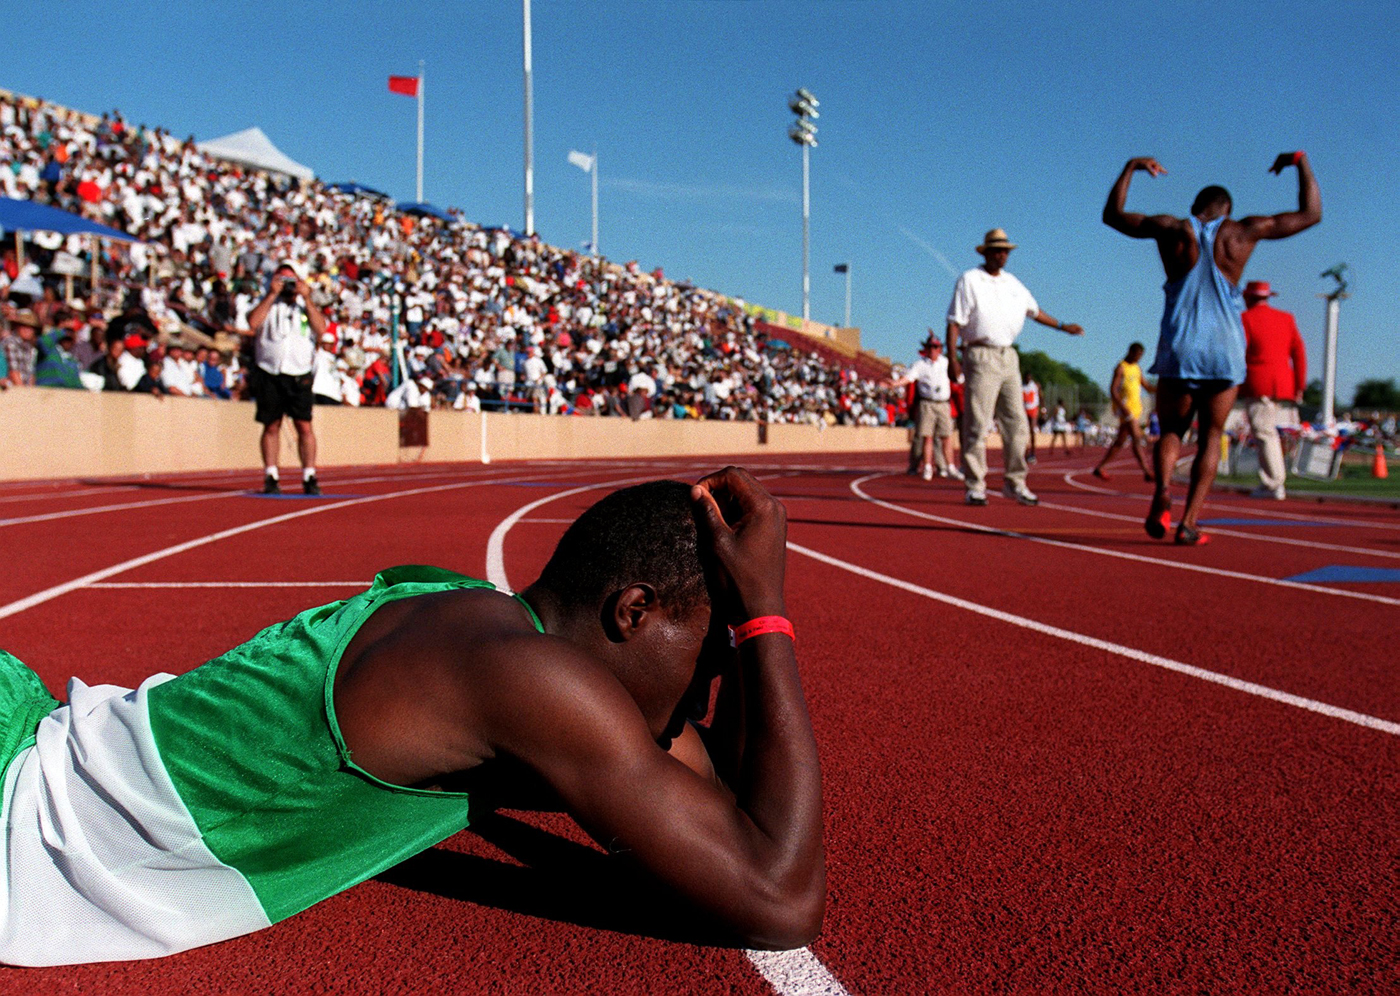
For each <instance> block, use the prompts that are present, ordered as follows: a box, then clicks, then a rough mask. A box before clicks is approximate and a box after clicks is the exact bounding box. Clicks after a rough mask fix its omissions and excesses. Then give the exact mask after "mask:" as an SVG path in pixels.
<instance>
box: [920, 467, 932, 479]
mask: <svg viewBox="0 0 1400 996" xmlns="http://www.w3.org/2000/svg"><path fill="white" fill-rule="evenodd" d="M919 476H920V477H922V478H923V479H924V480H926V481H931V480H933V465H932V464H928V463H926V464H924V469H923V470H922V471H920V472H919Z"/></svg>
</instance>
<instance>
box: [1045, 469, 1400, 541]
mask: <svg viewBox="0 0 1400 996" xmlns="http://www.w3.org/2000/svg"><path fill="white" fill-rule="evenodd" d="M1082 473H1084V471H1082V470H1072V471H1069V472H1068V473H1066V474H1065V475H1064V477H1063V480H1064V482H1065V483H1066V484H1068V485H1069V486H1070V487H1072V488H1078V489H1079V490H1081V491H1092V492H1094V493H1095V494H1100V495H1109V496H1111V497H1114V498H1136V499H1138V500H1140V501H1150V500H1151V498H1152V496H1151V495H1144V494H1139V493H1137V492H1135V491H1114V490H1111V489H1109V488H1100V487H1096V486H1094V485H1092V484H1084V483H1082V482H1081V481H1076V480H1074V478H1075V476H1076V475H1078V474H1082ZM1240 497H1241V498H1243V497H1245V496H1244V495H1240ZM1205 507H1206V508H1213V509H1216V510H1218V511H1221V512H1232V513H1238V514H1240V515H1253V516H1258V517H1261V518H1265V519H1296V520H1298V521H1299V522H1325V523H1327V524H1328V525H1332V526H1355V527H1356V528H1358V529H1389V530H1396V529H1400V522H1375V521H1372V520H1370V519H1366V520H1363V521H1356V520H1354V519H1338V518H1335V517H1332V516H1325V515H1309V514H1308V513H1306V512H1285V511H1284V510H1283V509H1280V508H1253V507H1250V506H1247V505H1241V504H1236V503H1234V502H1219V501H1208V502H1206V503H1205Z"/></svg>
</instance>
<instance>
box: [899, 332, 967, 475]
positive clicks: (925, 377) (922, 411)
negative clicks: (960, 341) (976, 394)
mask: <svg viewBox="0 0 1400 996" xmlns="http://www.w3.org/2000/svg"><path fill="white" fill-rule="evenodd" d="M909 384H914V385H917V386H916V388H915V392H916V397H915V401H914V405H915V408H914V438H915V440H916V441H917V445H918V447H919V455H920V458H921V460H920V472H921V474H922V476H923V479H924V480H926V481H931V480H933V466H934V462H935V461H937V463H938V476H939V477H956V478H958V479H959V480H961V479H962V472H961V471H959V470H958V469H957V468H956V467H954V466H953V465H952V460H951V459H950V455H951V453H952V448H953V443H952V439H953V410H952V396H953V395H952V390H953V385H952V382H951V381H950V380H949V378H948V359H947V357H945V356H944V355H943V343H942V342H940V341H939V339H938V337H937V336H936V335H934V334H933V329H929V331H928V338H926V339H925V340H924V341H923V343H922V344H921V345H920V346H919V358H918V359H917V360H915V361H914V362H913V364H911V365H910V367H909V370H908V371H907V372H906V373H905V375H904V376H903V377H900V378H899V379H898V380H896V381H894V386H895V387H906V386H908V385H909Z"/></svg>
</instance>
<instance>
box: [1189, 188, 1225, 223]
mask: <svg viewBox="0 0 1400 996" xmlns="http://www.w3.org/2000/svg"><path fill="white" fill-rule="evenodd" d="M1234 206H1235V202H1234V200H1233V199H1232V198H1231V197H1230V191H1228V190H1226V189H1225V188H1224V187H1219V186H1216V185H1215V184H1211V185H1210V186H1209V187H1202V188H1201V192H1200V193H1199V194H1197V195H1196V199H1195V200H1194V201H1192V202H1191V213H1192V214H1194V215H1196V216H1197V217H1201V216H1203V215H1204V216H1206V218H1207V220H1209V219H1210V218H1218V217H1220V216H1221V215H1228V214H1229V213H1230V211H1231V209H1232V208H1233V207H1234Z"/></svg>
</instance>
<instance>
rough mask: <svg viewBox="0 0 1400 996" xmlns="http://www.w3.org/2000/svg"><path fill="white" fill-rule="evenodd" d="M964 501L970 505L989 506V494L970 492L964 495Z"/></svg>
mask: <svg viewBox="0 0 1400 996" xmlns="http://www.w3.org/2000/svg"><path fill="white" fill-rule="evenodd" d="M963 501H964V502H966V503H967V504H969V505H985V504H987V492H985V491H969V492H967V493H966V494H965V495H963Z"/></svg>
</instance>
